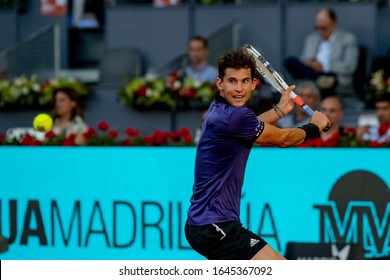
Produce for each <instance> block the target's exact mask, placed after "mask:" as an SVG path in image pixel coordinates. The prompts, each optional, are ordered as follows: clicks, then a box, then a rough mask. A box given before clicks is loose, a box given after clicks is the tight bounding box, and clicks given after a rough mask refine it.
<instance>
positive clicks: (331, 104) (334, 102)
mask: <svg viewBox="0 0 390 280" xmlns="http://www.w3.org/2000/svg"><path fill="white" fill-rule="evenodd" d="M320 111H321V112H322V113H324V115H325V116H327V117H328V119H329V120H330V123H331V124H332V125H338V124H340V120H341V119H342V117H343V112H342V109H341V103H340V101H339V100H338V99H337V98H333V97H328V98H325V99H324V100H323V101H322V102H321V106H320Z"/></svg>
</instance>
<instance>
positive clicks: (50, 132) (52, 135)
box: [45, 130, 56, 139]
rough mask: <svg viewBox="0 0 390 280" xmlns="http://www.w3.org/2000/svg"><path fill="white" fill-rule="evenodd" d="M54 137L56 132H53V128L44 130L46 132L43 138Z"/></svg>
mask: <svg viewBox="0 0 390 280" xmlns="http://www.w3.org/2000/svg"><path fill="white" fill-rule="evenodd" d="M54 137H56V134H55V133H54V132H53V130H50V131H48V132H46V134H45V138H48V139H50V138H54Z"/></svg>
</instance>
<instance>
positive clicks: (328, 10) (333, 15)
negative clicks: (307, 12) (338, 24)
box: [316, 8, 337, 21]
mask: <svg viewBox="0 0 390 280" xmlns="http://www.w3.org/2000/svg"><path fill="white" fill-rule="evenodd" d="M319 12H326V13H327V14H328V16H329V18H330V19H331V20H333V21H337V16H336V12H335V11H334V10H333V9H331V8H321V9H319V10H318V11H317V13H316V14H318V13H319Z"/></svg>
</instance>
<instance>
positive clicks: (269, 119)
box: [257, 105, 285, 124]
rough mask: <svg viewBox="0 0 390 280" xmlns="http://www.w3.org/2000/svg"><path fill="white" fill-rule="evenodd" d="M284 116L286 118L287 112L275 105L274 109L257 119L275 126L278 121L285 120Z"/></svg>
mask: <svg viewBox="0 0 390 280" xmlns="http://www.w3.org/2000/svg"><path fill="white" fill-rule="evenodd" d="M284 116H285V112H284V111H283V109H282V108H281V107H280V106H278V105H274V107H273V108H272V109H270V110H268V111H266V112H264V113H263V114H261V115H259V116H257V117H258V119H260V120H262V121H263V122H266V123H270V124H273V123H275V122H276V121H278V120H280V119H281V118H283V117H284Z"/></svg>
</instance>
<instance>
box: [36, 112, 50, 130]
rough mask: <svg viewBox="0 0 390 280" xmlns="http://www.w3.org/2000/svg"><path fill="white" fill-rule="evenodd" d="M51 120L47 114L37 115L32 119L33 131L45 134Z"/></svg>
mask: <svg viewBox="0 0 390 280" xmlns="http://www.w3.org/2000/svg"><path fill="white" fill-rule="evenodd" d="M52 125H53V120H52V118H51V117H50V116H49V115H48V114H39V115H37V116H36V117H35V118H34V121H33V126H34V129H35V130H37V131H40V132H47V131H49V130H50V129H51V127H52Z"/></svg>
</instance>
